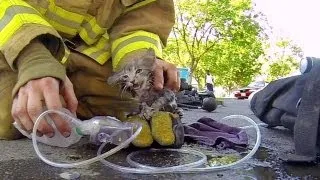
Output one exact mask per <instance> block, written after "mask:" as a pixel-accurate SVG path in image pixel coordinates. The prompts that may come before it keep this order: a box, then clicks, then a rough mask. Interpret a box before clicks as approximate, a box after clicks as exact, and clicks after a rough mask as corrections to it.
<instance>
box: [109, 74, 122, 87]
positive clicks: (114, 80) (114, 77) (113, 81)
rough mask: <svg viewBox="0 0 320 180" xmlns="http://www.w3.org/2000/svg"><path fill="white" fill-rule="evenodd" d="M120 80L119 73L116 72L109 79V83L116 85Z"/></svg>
mask: <svg viewBox="0 0 320 180" xmlns="http://www.w3.org/2000/svg"><path fill="white" fill-rule="evenodd" d="M118 80H119V74H118V73H114V74H112V75H111V76H110V77H109V78H108V79H107V83H108V84H109V85H115V84H116V83H117V82H118Z"/></svg>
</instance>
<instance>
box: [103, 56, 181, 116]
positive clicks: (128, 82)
mask: <svg viewBox="0 0 320 180" xmlns="http://www.w3.org/2000/svg"><path fill="white" fill-rule="evenodd" d="M155 61H156V56H155V54H154V51H153V50H148V51H147V52H146V54H145V55H144V56H143V57H141V58H137V59H132V60H130V61H128V63H126V64H125V66H123V67H122V68H121V69H120V70H119V71H118V72H115V73H114V74H113V75H112V76H111V77H109V78H108V84H110V85H116V84H118V85H120V87H121V89H122V91H127V92H130V93H131V94H132V95H133V97H134V98H137V100H138V101H139V102H140V109H139V111H140V112H138V114H139V115H140V116H141V117H144V118H146V119H150V118H151V116H152V114H153V113H154V112H157V111H159V110H163V111H167V112H172V113H177V114H179V115H182V112H181V111H180V109H178V108H177V103H176V97H175V94H174V92H173V91H171V90H169V89H167V88H164V89H163V90H161V91H156V90H154V89H153V84H152V83H153V74H152V72H153V70H154V66H155Z"/></svg>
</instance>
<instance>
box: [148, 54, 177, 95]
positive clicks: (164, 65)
mask: <svg viewBox="0 0 320 180" xmlns="http://www.w3.org/2000/svg"><path fill="white" fill-rule="evenodd" d="M155 64H156V65H155V69H154V84H153V85H154V88H155V89H157V90H161V89H163V87H166V88H169V89H171V90H173V91H178V90H179V88H180V77H179V72H178V70H177V68H176V66H175V65H173V64H171V63H168V62H165V61H163V60H161V59H156V62H155Z"/></svg>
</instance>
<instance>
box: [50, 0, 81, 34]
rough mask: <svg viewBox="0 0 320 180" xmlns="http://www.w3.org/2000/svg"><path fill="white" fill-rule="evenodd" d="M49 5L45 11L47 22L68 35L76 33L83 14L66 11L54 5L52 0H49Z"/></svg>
mask: <svg viewBox="0 0 320 180" xmlns="http://www.w3.org/2000/svg"><path fill="white" fill-rule="evenodd" d="M49 2H50V3H49V6H48V7H44V8H47V11H46V12H45V14H44V15H45V16H46V18H47V19H48V22H49V23H50V24H51V25H52V26H53V27H54V28H55V29H56V30H57V31H60V32H63V33H66V34H69V35H76V34H77V33H78V30H79V28H80V25H81V23H82V21H83V19H84V16H83V15H81V14H77V13H74V12H70V11H67V10H65V9H63V8H61V7H59V6H56V4H55V2H54V0H49Z"/></svg>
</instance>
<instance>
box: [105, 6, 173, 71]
mask: <svg viewBox="0 0 320 180" xmlns="http://www.w3.org/2000/svg"><path fill="white" fill-rule="evenodd" d="M121 2H122V4H123V6H124V9H125V10H124V13H123V14H122V15H121V16H120V17H119V18H118V19H117V20H116V22H115V24H114V26H113V27H112V28H111V31H110V40H111V53H112V64H113V69H114V70H117V69H118V68H119V67H120V65H121V63H122V62H125V61H126V58H127V57H130V55H131V54H135V53H139V51H141V50H145V49H149V48H152V49H153V50H154V51H155V54H156V56H157V57H159V58H162V48H163V47H164V46H165V45H166V41H167V38H168V36H169V34H170V31H171V29H172V26H173V25H174V21H175V14H174V4H173V0H142V1H141V0H140V1H138V0H122V1H121Z"/></svg>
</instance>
